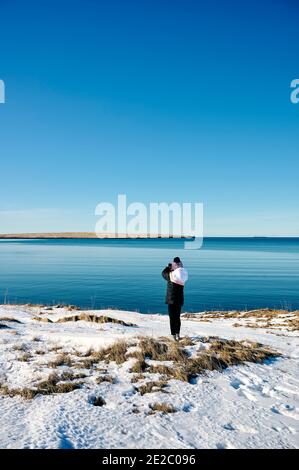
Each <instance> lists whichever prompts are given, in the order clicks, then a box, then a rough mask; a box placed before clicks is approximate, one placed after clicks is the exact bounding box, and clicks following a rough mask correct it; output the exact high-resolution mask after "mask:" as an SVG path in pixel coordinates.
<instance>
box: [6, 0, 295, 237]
mask: <svg viewBox="0 0 299 470" xmlns="http://www.w3.org/2000/svg"><path fill="white" fill-rule="evenodd" d="M0 18H1V28H0V79H3V80H4V81H5V84H6V103H5V104H4V105H0V156H1V167H0V168H1V184H0V232H1V233H3V232H28V231H66V230H78V231H79V230H90V231H92V230H93V229H94V225H95V222H96V217H95V216H94V209H95V206H96V204H97V203H98V202H101V201H111V202H114V201H116V196H117V194H119V193H126V194H127V196H128V199H129V202H133V201H140V202H144V203H146V204H148V203H149V202H150V201H153V202H159V201H165V202H172V201H178V202H188V201H190V202H203V203H204V210H205V234H206V235H290V236H295V235H297V236H299V213H298V212H299V211H298V206H299V204H298V202H299V184H298V176H299V129H298V127H299V104H298V105H294V104H291V102H290V98H289V96H290V82H291V80H292V79H294V78H299V62H298V57H299V53H298V52H299V51H298V49H299V28H298V19H299V6H298V2H296V1H295V0H293V1H292V0H265V1H262V0H259V1H258V0H256V1H255V0H250V1H246V0H245V1H241V2H240V1H237V0H234V1H223V0H221V1H220V0H218V1H214V2H201V1H199V0H197V1H196V0H194V1H191V0H184V1H183V0H180V1H177V0H167V1H166V0H142V1H137V0H135V1H132V0H126V1H124V0H119V1H116V0H106V1H92V0H85V1H82V0H79V1H73V2H69V1H55V0H52V1H48V0H45V1H43V2H40V1H33V0H27V1H23V0H15V1H13V2H12V1H10V0H1V3H0Z"/></svg>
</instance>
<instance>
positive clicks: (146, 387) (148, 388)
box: [137, 379, 168, 395]
mask: <svg viewBox="0 0 299 470" xmlns="http://www.w3.org/2000/svg"><path fill="white" fill-rule="evenodd" d="M167 383H168V381H167V380H165V379H164V380H157V381H151V382H146V383H145V384H142V385H139V387H138V388H137V391H138V392H139V393H140V395H145V394H146V393H153V392H161V391H162V392H163V391H164V388H165V387H166V386H167Z"/></svg>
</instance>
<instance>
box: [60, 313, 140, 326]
mask: <svg viewBox="0 0 299 470" xmlns="http://www.w3.org/2000/svg"><path fill="white" fill-rule="evenodd" d="M68 321H74V322H75V321H88V322H92V323H117V324H119V325H123V326H137V325H134V324H133V323H126V322H125V321H123V320H119V319H117V318H112V317H107V316H105V315H100V316H99V315H92V314H88V313H81V314H79V315H69V316H67V317H62V318H59V320H57V321H56V323H64V322H68Z"/></svg>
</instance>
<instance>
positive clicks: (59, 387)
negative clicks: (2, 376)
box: [0, 372, 82, 400]
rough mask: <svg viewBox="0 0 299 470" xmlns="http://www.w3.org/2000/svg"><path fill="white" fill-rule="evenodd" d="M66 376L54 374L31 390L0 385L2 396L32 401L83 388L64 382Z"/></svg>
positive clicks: (79, 385)
mask: <svg viewBox="0 0 299 470" xmlns="http://www.w3.org/2000/svg"><path fill="white" fill-rule="evenodd" d="M63 380H64V376H59V375H58V374H57V373H55V372H54V373H52V374H50V375H49V377H48V378H47V379H46V380H43V381H42V382H39V383H38V384H37V385H36V387H34V388H29V387H24V388H9V387H8V386H7V385H3V384H2V385H0V394H2V395H7V396H9V397H15V396H21V397H23V398H25V399H27V400H30V399H32V398H34V397H36V396H37V395H51V394H53V393H69V392H72V391H73V390H76V389H78V388H80V387H81V385H82V383H81V382H62V381H63Z"/></svg>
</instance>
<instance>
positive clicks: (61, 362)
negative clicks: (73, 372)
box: [48, 353, 73, 368]
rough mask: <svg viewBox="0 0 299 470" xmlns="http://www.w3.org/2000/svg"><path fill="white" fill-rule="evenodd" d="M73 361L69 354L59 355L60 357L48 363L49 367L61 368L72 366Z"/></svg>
mask: <svg viewBox="0 0 299 470" xmlns="http://www.w3.org/2000/svg"><path fill="white" fill-rule="evenodd" d="M72 364H73V361H72V359H71V358H70V356H69V354H67V353H62V354H59V356H57V357H56V359H54V360H53V361H50V362H49V363H48V366H49V367H54V368H55V367H59V366H69V367H70V366H72Z"/></svg>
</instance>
